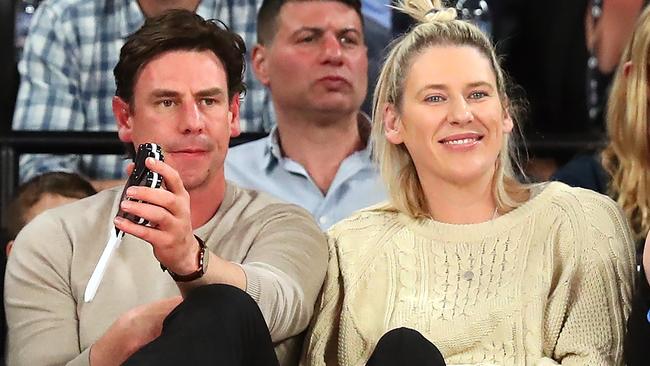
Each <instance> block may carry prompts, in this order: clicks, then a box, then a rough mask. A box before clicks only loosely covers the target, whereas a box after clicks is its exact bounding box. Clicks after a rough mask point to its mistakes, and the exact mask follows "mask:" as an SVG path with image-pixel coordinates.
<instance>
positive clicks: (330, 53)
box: [322, 33, 343, 63]
mask: <svg viewBox="0 0 650 366" xmlns="http://www.w3.org/2000/svg"><path fill="white" fill-rule="evenodd" d="M322 54H323V62H325V63H341V62H342V60H343V45H341V42H340V40H339V37H338V36H337V35H336V34H332V33H327V34H325V35H324V36H323V47H322Z"/></svg>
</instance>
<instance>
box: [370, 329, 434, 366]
mask: <svg viewBox="0 0 650 366" xmlns="http://www.w3.org/2000/svg"><path fill="white" fill-rule="evenodd" d="M405 365H409V366H444V365H445V360H444V359H443V357H442V354H441V353H440V351H439V350H438V348H437V347H436V346H434V345H433V343H431V342H429V341H428V340H427V339H426V338H424V336H422V334H420V333H419V332H418V331H416V330H413V329H410V328H397V329H393V330H391V331H390V332H388V333H386V334H384V335H383V336H382V337H381V338H380V339H379V342H378V343H377V347H375V350H374V351H373V352H372V355H370V359H369V360H368V363H366V366H405Z"/></svg>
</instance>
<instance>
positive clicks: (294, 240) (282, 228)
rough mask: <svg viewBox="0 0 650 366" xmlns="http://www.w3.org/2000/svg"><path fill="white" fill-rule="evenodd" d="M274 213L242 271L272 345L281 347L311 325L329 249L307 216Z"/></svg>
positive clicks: (287, 210) (284, 210)
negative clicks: (275, 343) (263, 320)
mask: <svg viewBox="0 0 650 366" xmlns="http://www.w3.org/2000/svg"><path fill="white" fill-rule="evenodd" d="M274 207H275V208H274ZM269 210H270V211H269V212H268V214H269V215H268V218H267V220H266V222H265V224H264V225H263V227H262V229H261V230H260V232H259V233H258V234H257V237H256V240H255V244H254V245H253V246H252V247H251V248H250V250H249V252H248V254H247V255H246V258H245V260H244V262H243V263H242V268H243V269H244V272H245V273H246V292H247V293H248V294H249V295H251V297H252V298H253V299H254V300H255V301H256V302H257V304H258V306H259V307H260V310H261V311H262V314H263V315H264V319H265V320H266V323H267V324H268V326H269V330H270V332H271V339H272V340H273V341H274V342H277V341H281V340H284V339H286V338H289V337H291V336H294V335H296V334H299V333H300V332H302V331H303V330H304V329H305V328H306V327H307V325H308V324H309V319H310V318H311V316H312V313H313V306H314V302H315V301H316V297H317V296H318V292H319V291H320V288H321V285H322V283H323V277H324V276H325V270H326V267H327V245H326V240H325V234H324V233H323V232H322V231H321V230H320V228H319V227H318V226H317V225H316V223H315V222H314V219H313V218H312V217H311V216H310V215H309V213H307V211H305V210H303V209H301V208H298V207H295V206H287V205H275V206H270V209H269Z"/></svg>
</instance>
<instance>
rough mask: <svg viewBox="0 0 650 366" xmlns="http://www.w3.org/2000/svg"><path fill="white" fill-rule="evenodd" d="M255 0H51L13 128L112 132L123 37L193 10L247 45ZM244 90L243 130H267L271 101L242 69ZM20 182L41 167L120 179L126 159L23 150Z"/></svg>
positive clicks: (37, 19) (30, 48) (27, 63)
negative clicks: (171, 13)
mask: <svg viewBox="0 0 650 366" xmlns="http://www.w3.org/2000/svg"><path fill="white" fill-rule="evenodd" d="M259 4H260V0H246V1H225V0H165V1H160V0H98V1H83V0H51V1H46V2H44V3H42V4H41V5H40V6H39V7H38V9H37V10H36V13H35V15H34V17H33V19H32V24H33V26H32V28H31V30H30V34H29V36H28V39H27V42H26V45H25V49H24V54H23V58H22V61H21V62H20V64H19V70H20V73H21V85H20V89H19V93H18V98H17V101H16V109H15V113H14V120H13V129H14V130H36V131H114V130H115V124H114V122H113V114H112V110H111V97H112V96H113V95H114V92H115V84H114V81H113V75H112V74H111V71H112V69H113V67H114V66H115V64H116V63H117V60H118V57H119V50H120V47H121V46H122V44H123V43H124V38H126V36H128V35H129V34H131V33H133V32H135V31H136V30H137V29H138V28H139V27H140V26H141V25H142V23H143V22H144V19H145V18H147V17H153V16H156V15H159V14H161V13H162V12H163V11H165V10H167V9H175V8H180V9H186V10H191V11H195V12H196V13H197V14H199V15H200V16H202V17H203V18H205V19H220V20H222V21H223V22H224V23H225V24H227V25H228V26H229V27H230V28H231V29H232V30H233V31H235V32H237V33H239V34H240V35H242V37H243V38H244V40H245V41H246V43H247V44H253V42H254V39H255V35H254V33H253V29H254V28H253V24H254V22H255V16H256V14H257V8H258V6H259ZM245 81H246V84H247V85H248V87H249V88H248V92H247V95H246V103H245V104H244V105H243V107H242V110H241V113H240V114H241V123H242V129H243V130H244V131H262V130H265V129H266V130H267V131H268V129H270V126H271V124H272V121H270V120H269V119H268V118H267V117H268V114H267V113H266V111H267V110H268V109H269V108H268V107H269V105H270V102H269V100H268V95H267V93H266V91H265V90H264V88H263V87H262V86H261V85H260V84H259V83H257V82H256V80H255V77H254V76H253V74H252V72H250V71H246V76H245ZM20 163H21V169H20V180H21V182H24V181H26V180H28V179H29V178H30V177H32V176H34V175H37V174H40V173H43V172H46V171H68V172H76V173H81V174H83V175H85V176H87V177H88V178H90V179H92V180H94V182H93V184H94V185H95V186H96V187H97V188H100V189H101V188H105V187H108V186H113V185H116V184H118V183H119V181H114V180H116V179H120V178H122V176H123V174H124V166H125V165H126V163H125V162H124V160H123V159H122V158H121V157H119V156H111V155H83V156H79V155H31V154H29V155H24V156H23V157H21V162H20Z"/></svg>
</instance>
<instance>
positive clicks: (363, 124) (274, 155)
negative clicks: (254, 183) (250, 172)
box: [264, 112, 372, 170]
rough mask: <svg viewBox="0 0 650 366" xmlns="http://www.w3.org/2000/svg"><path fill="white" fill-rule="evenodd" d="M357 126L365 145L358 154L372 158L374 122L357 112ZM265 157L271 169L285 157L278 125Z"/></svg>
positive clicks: (269, 137) (268, 143) (272, 131)
mask: <svg viewBox="0 0 650 366" xmlns="http://www.w3.org/2000/svg"><path fill="white" fill-rule="evenodd" d="M357 126H358V128H359V136H361V140H363V142H364V144H365V147H364V148H363V150H360V151H357V152H356V154H360V155H362V156H363V157H368V158H370V152H371V144H369V140H370V131H371V129H372V123H371V121H370V117H368V115H367V114H365V113H364V112H359V113H358V114H357ZM264 157H265V159H266V164H265V168H266V169H267V170H268V169H271V168H272V167H273V166H275V165H276V164H277V163H278V162H279V161H281V160H282V159H283V158H284V157H283V156H282V147H281V146H280V134H279V133H278V127H277V126H273V128H271V131H270V132H269V135H268V136H267V137H266V147H265V149H264Z"/></svg>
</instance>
